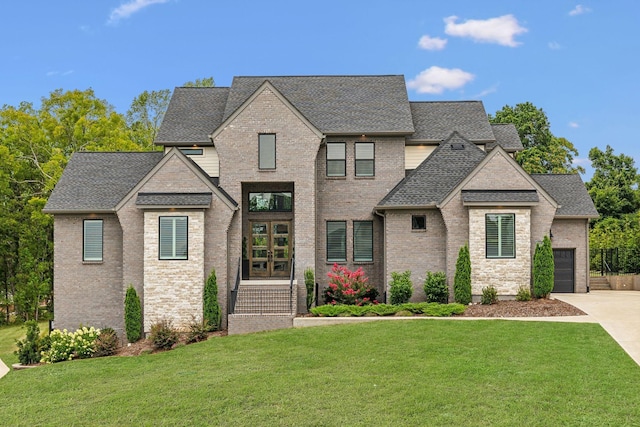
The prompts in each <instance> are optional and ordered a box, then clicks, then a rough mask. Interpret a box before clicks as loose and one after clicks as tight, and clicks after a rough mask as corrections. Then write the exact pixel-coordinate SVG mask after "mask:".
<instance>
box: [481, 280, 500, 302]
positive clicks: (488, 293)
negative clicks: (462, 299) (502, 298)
mask: <svg viewBox="0 0 640 427" xmlns="http://www.w3.org/2000/svg"><path fill="white" fill-rule="evenodd" d="M497 302H498V290H497V289H496V287H495V286H493V285H489V286H487V287H484V288H482V296H481V297H480V303H482V304H484V305H491V304H495V303H497Z"/></svg>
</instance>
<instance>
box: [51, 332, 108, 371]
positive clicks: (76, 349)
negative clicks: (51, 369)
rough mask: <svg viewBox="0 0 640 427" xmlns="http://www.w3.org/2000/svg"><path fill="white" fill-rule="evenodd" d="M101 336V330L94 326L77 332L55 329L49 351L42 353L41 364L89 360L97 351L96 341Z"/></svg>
mask: <svg viewBox="0 0 640 427" xmlns="http://www.w3.org/2000/svg"><path fill="white" fill-rule="evenodd" d="M98 336H100V329H96V328H94V327H93V326H92V327H90V328H87V327H86V326H85V327H82V328H80V329H77V330H76V331H75V332H69V331H67V330H66V329H63V330H62V331H61V330H59V329H54V330H53V331H51V334H49V339H50V342H51V344H50V347H49V350H47V351H43V352H42V359H41V362H44V363H56V362H62V361H65V360H73V359H87V358H89V357H92V356H93V354H94V352H95V351H96V340H97V338H98Z"/></svg>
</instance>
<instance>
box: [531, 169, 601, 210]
mask: <svg viewBox="0 0 640 427" xmlns="http://www.w3.org/2000/svg"><path fill="white" fill-rule="evenodd" d="M531 177H532V178H533V179H534V180H535V181H536V182H537V183H538V185H540V187H542V188H544V190H545V191H546V192H547V193H549V195H550V196H551V197H553V198H554V199H555V201H556V202H558V204H559V205H560V207H559V208H558V210H557V211H556V216H586V217H593V218H596V217H598V211H597V210H596V207H595V206H594V204H593V201H592V200H591V197H590V196H589V193H588V192H587V188H586V187H585V185H584V182H582V178H580V175H578V174H532V175H531Z"/></svg>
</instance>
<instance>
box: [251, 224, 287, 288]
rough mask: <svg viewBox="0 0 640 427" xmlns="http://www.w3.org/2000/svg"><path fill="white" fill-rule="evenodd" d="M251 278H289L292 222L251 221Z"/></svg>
mask: <svg viewBox="0 0 640 427" xmlns="http://www.w3.org/2000/svg"><path fill="white" fill-rule="evenodd" d="M250 225H251V239H250V240H249V242H250V247H249V265H250V269H251V271H250V273H249V274H250V277H289V274H290V273H291V221H251V223H250Z"/></svg>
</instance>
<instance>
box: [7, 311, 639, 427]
mask: <svg viewBox="0 0 640 427" xmlns="http://www.w3.org/2000/svg"><path fill="white" fill-rule="evenodd" d="M0 333H1V330H0ZM639 394H640V368H639V367H638V366H637V365H636V364H635V363H634V362H633V361H632V360H631V358H630V357H628V356H627V354H626V353H625V352H624V351H623V350H622V349H621V348H620V347H619V346H618V345H617V344H616V343H615V342H614V341H613V340H612V339H611V338H610V337H609V335H608V334H607V333H606V332H605V331H604V330H603V329H602V328H601V327H600V326H599V325H597V324H582V323H581V324H577V323H576V324H572V323H544V322H514V321H500V320H495V321H486V320H484V321H483V320H478V321H437V320H420V321H415V320H413V321H396V322H371V323H363V324H354V325H336V326H327V327H315V328H306V329H290V330H281V331H275V332H266V333H259V334H253V335H246V336H231V337H217V338H212V339H210V340H209V341H207V342H205V343H201V344H193V345H189V346H185V347H181V348H178V349H176V350H173V351H170V352H165V353H161V354H155V355H145V356H138V357H110V358H102V359H89V360H78V361H73V362H63V363H58V364H54V365H50V366H45V367H40V368H37V369H31V370H26V371H14V372H11V373H9V374H8V375H7V376H6V377H5V378H3V379H2V380H0V402H1V404H0V420H2V424H3V425H11V426H19V425H30V426H31V425H118V426H122V425H154V426H157V425H225V426H248V425H255V426H270V425H274V426H298V425H299V426H304V425H308V426H334V425H335V426H358V425H366V426H371V425H399V426H410V425H429V426H451V425H461V426H558V425H564V426H571V425H579V426H605V425H606V426H625V425H638V422H639V420H640V405H638V404H637V396H638V395H639Z"/></svg>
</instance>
